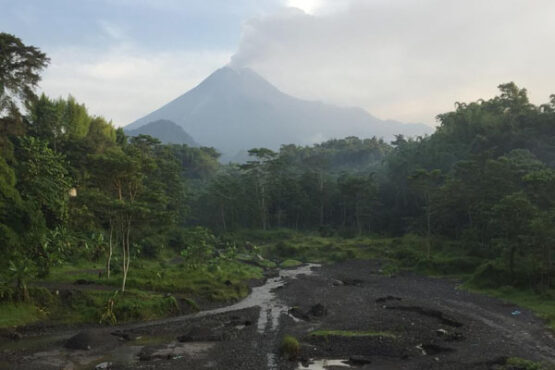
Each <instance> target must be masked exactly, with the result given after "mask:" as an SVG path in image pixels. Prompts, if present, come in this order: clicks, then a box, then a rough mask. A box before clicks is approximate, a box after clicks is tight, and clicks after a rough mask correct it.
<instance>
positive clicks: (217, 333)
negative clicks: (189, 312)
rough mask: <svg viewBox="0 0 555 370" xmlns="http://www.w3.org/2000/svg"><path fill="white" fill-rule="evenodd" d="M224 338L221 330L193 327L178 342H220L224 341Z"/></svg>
mask: <svg viewBox="0 0 555 370" xmlns="http://www.w3.org/2000/svg"><path fill="white" fill-rule="evenodd" d="M223 337H224V333H223V330H222V329H221V328H211V327H209V326H200V325H193V326H191V327H190V328H189V330H187V332H186V333H185V334H183V335H182V336H180V337H178V338H177V340H178V341H180V342H218V341H221V340H223V339H224V338H223Z"/></svg>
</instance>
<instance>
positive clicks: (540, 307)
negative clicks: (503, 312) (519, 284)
mask: <svg viewBox="0 0 555 370" xmlns="http://www.w3.org/2000/svg"><path fill="white" fill-rule="evenodd" d="M464 288H465V289H467V290H469V291H472V292H474V293H482V294H487V295H489V296H492V297H496V298H500V299H502V300H505V301H508V302H511V303H514V304H516V305H518V306H521V307H524V308H528V309H529V310H531V311H533V312H535V313H536V314H537V315H538V316H539V317H541V318H543V319H545V320H546V321H547V325H548V326H549V327H550V328H551V329H553V330H555V290H554V289H551V290H550V291H548V292H545V293H542V294H539V293H535V292H533V291H531V290H521V289H516V288H513V287H510V286H504V287H501V288H498V289H483V288H474V287H472V285H470V284H466V285H465V286H464Z"/></svg>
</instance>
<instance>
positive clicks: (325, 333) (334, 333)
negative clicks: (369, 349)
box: [308, 330, 396, 339]
mask: <svg viewBox="0 0 555 370" xmlns="http://www.w3.org/2000/svg"><path fill="white" fill-rule="evenodd" d="M308 335H309V336H312V337H384V338H391V339H395V338H396V336H395V335H394V334H392V333H389V332H385V331H351V330H316V331H313V332H310V333H309V334H308Z"/></svg>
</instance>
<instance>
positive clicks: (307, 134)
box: [127, 67, 433, 156]
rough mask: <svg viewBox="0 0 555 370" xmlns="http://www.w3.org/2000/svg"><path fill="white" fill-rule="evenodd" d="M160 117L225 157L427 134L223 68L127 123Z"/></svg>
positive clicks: (420, 127)
mask: <svg viewBox="0 0 555 370" xmlns="http://www.w3.org/2000/svg"><path fill="white" fill-rule="evenodd" d="M159 119H167V120H171V121H174V122H175V123H177V124H178V125H180V126H181V127H183V128H184V129H185V130H186V131H187V132H188V133H190V134H191V135H192V136H193V137H194V138H195V139H196V140H197V141H198V142H199V143H200V144H201V145H205V146H214V147H216V148H217V149H218V150H220V151H221V152H222V153H224V155H227V156H229V155H234V154H235V153H237V152H238V151H240V150H245V149H250V148H252V147H261V146H265V147H269V148H272V149H278V148H279V146H280V145H281V144H290V143H294V144H312V143H314V142H320V141H323V140H325V139H330V138H342V137H346V136H359V137H372V136H378V137H383V138H384V139H386V140H390V139H393V137H394V135H396V134H404V135H406V136H415V135H424V134H427V133H431V132H432V131H433V130H432V128H431V127H429V126H426V125H422V124H402V123H399V122H396V121H382V120H380V119H378V118H375V117H373V116H372V115H370V114H369V113H367V112H366V111H364V110H363V109H360V108H340V107H336V106H332V105H328V104H323V103H320V102H312V101H306V100H301V99H297V98H294V97H292V96H289V95H287V94H284V93H282V92H281V91H279V90H278V89H277V88H276V87H274V86H273V85H271V84H270V83H269V82H268V81H266V80H264V79H263V78H262V77H261V76H259V75H258V74H256V73H255V72H253V71H252V70H250V69H238V70H235V69H231V68H229V67H224V68H221V69H219V70H217V71H216V72H214V73H213V74H212V75H210V76H209V77H208V78H206V79H205V80H204V81H203V82H202V83H200V84H199V85H198V86H197V87H195V88H194V89H192V90H190V91H189V92H187V93H185V94H183V95H181V96H180V97H178V98H177V99H175V100H173V101H171V102H170V103H168V104H166V105H164V106H163V107H161V108H160V109H158V110H156V111H154V112H152V113H150V114H148V115H146V116H145V117H143V118H140V119H138V120H137V121H135V122H133V123H131V124H130V125H128V126H127V129H134V128H138V127H140V126H142V125H144V124H146V123H148V122H152V121H155V120H159Z"/></svg>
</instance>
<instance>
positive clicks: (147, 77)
mask: <svg viewBox="0 0 555 370" xmlns="http://www.w3.org/2000/svg"><path fill="white" fill-rule="evenodd" d="M0 9H1V11H0V31H2V32H9V33H13V34H15V35H16V36H18V37H20V38H22V39H23V41H24V42H25V43H27V44H32V45H36V46H38V47H40V48H41V49H42V50H43V51H45V52H46V53H47V54H48V55H49V56H50V58H51V60H52V61H51V65H50V66H49V68H48V69H47V71H46V72H45V74H44V77H43V81H42V83H41V86H42V89H43V90H44V91H45V92H46V93H47V94H48V95H51V96H54V97H58V96H67V94H70V93H71V94H72V95H74V96H75V97H76V98H77V99H78V100H79V101H81V102H84V103H85V104H86V105H87V106H88V107H89V110H90V111H91V112H92V113H94V114H99V115H103V116H105V117H106V118H108V119H113V120H114V123H115V124H117V125H125V124H127V123H129V122H131V121H133V120H135V119H136V118H139V117H141V116H143V115H144V114H146V113H149V112H150V111H152V110H154V109H156V108H158V107H160V106H161V105H163V104H164V103H166V102H168V101H170V100H172V99H173V98H175V97H177V96H178V95H180V94H182V93H184V92H186V91H187V90H189V89H190V88H192V87H194V86H195V85H196V84H197V83H199V82H200V81H201V80H202V79H203V78H205V77H206V76H208V75H209V74H210V73H211V72H213V71H214V70H215V69H217V68H219V67H221V66H223V65H225V64H227V63H230V62H231V64H232V65H233V66H239V67H242V66H248V67H252V68H253V69H254V70H256V71H257V72H259V73H260V74H261V75H263V76H264V77H266V78H267V79H268V80H269V81H270V82H272V83H274V84H275V85H276V86H278V87H279V88H280V89H282V90H283V91H285V92H287V93H289V94H291V95H294V96H298V97H301V98H306V99H311V100H322V101H325V102H330V103H335V104H338V105H344V106H360V107H362V108H365V109H366V110H368V111H369V112H370V113H372V114H374V115H376V116H378V117H380V118H391V119H397V120H401V121H411V122H424V123H428V124H432V125H433V124H435V120H434V117H435V115H437V114H438V113H442V112H445V111H448V110H451V109H452V108H453V103H454V102H455V101H470V100H476V99H479V98H488V97H491V96H493V95H495V94H496V86H497V85H498V84H500V83H503V82H508V81H515V82H516V83H517V84H519V85H520V86H522V87H526V88H528V90H529V93H530V96H531V98H532V100H533V102H535V103H543V102H546V101H548V97H549V95H550V94H552V93H555V73H554V72H553V71H554V64H553V61H555V48H554V47H553V46H554V45H555V22H554V21H553V19H555V1H553V0H487V1H484V0H466V1H454V0H396V1H394V0H78V1H75V0H48V1H45V0H0Z"/></svg>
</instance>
